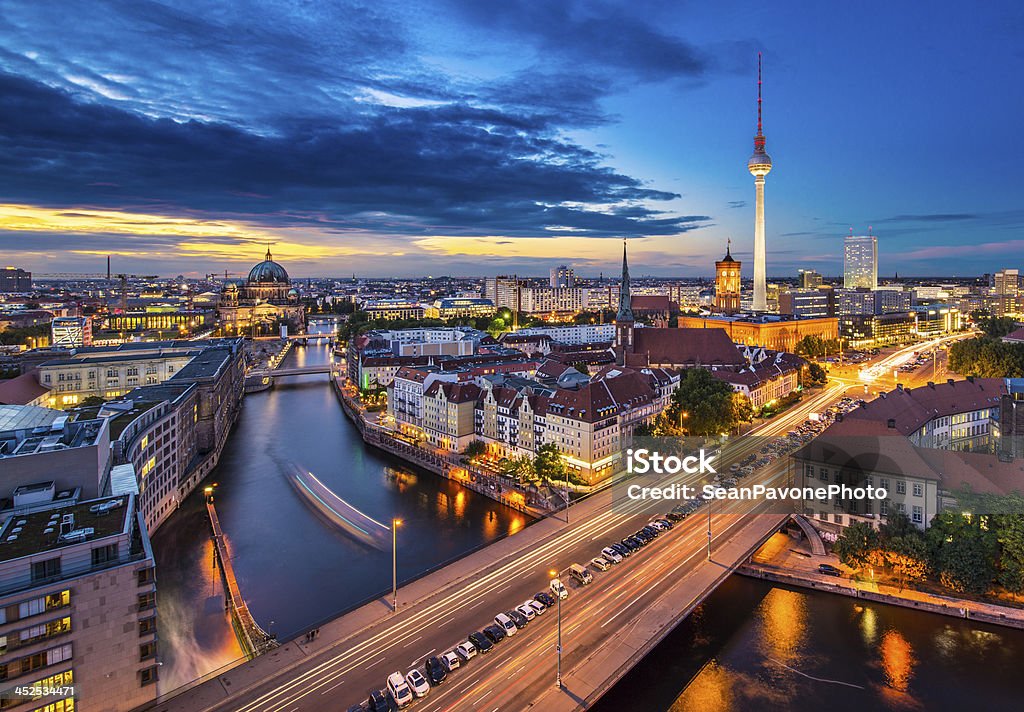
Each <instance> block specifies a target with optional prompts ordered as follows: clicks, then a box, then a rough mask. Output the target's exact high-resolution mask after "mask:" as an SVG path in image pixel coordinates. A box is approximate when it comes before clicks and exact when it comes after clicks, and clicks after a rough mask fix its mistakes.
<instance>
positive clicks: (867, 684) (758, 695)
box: [594, 576, 1024, 712]
mask: <svg viewBox="0 0 1024 712" xmlns="http://www.w3.org/2000/svg"><path fill="white" fill-rule="evenodd" d="M1021 660H1024V631H1019V630H1015V629H1008V628H999V627H995V626H988V625H981V624H976V623H974V622H972V621H965V620H962V619H959V618H949V617H945V616H939V615H936V614H931V613H924V612H922V611H915V610H910V609H906V608H897V607H895V606H885V605H882V604H874V603H865V602H864V601H859V600H857V599H852V598H847V597H845V596H835V595H831V594H826V593H820V592H812V591H807V590H803V589H790V588H786V587H781V586H777V585H772V584H769V583H766V582H764V581H758V580H755V579H748V578H743V577H740V576H733V577H731V578H730V579H728V580H727V581H726V582H725V583H724V584H723V585H722V586H721V587H719V588H718V590H717V591H715V593H714V594H713V595H712V596H711V597H709V598H708V600H707V601H705V602H704V604H703V605H702V606H700V607H698V608H697V609H696V610H695V611H694V612H693V614H692V615H690V617H689V618H687V619H686V620H685V621H683V622H682V623H681V624H680V625H679V626H678V627H677V628H676V629H675V630H674V631H672V633H671V634H669V636H668V637H667V638H665V640H663V641H662V642H661V644H659V645H658V647H657V648H655V649H654V650H653V651H652V652H651V653H650V654H649V655H648V656H647V657H646V658H645V659H644V660H643V661H642V662H641V663H640V665H638V666H637V667H635V668H634V669H633V670H631V671H630V672H629V673H628V674H627V675H626V676H625V677H624V678H623V679H622V680H621V681H620V682H619V683H618V684H617V685H616V686H615V687H614V688H612V690H610V691H609V692H608V693H607V694H606V695H605V696H604V698H602V699H601V701H600V702H599V703H598V704H597V705H596V706H595V707H594V711H595V712H611V711H612V710H624V709H626V710H671V711H672V712H691V711H693V712H698V711H699V712H708V711H711V710H714V711H715V712H742V711H746V710H749V711H750V712H754V711H756V712H762V711H763V710H819V709H827V710H829V712H847V711H849V712H867V711H869V710H965V709H972V708H975V707H976V708H978V709H984V710H1011V709H1020V708H1021V700H1022V699H1024V679H1022V677H1021V675H1020V663H1021Z"/></svg>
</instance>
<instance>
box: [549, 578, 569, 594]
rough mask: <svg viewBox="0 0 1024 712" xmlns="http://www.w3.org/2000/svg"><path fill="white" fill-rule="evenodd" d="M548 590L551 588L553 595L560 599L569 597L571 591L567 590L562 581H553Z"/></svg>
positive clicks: (554, 579)
mask: <svg viewBox="0 0 1024 712" xmlns="http://www.w3.org/2000/svg"><path fill="white" fill-rule="evenodd" d="M548 588H550V589H551V593H553V594H554V595H555V596H557V597H558V598H568V597H569V591H568V590H567V589H566V588H565V584H564V583H562V581H561V580H560V579H556V578H553V579H551V583H549V584H548Z"/></svg>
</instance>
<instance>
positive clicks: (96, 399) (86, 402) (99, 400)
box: [78, 396, 107, 407]
mask: <svg viewBox="0 0 1024 712" xmlns="http://www.w3.org/2000/svg"><path fill="white" fill-rule="evenodd" d="M106 402H107V399H106V398H104V397H103V396H87V397H85V398H83V399H82V402H81V403H79V404H78V405H80V406H85V407H90V406H95V405H103V404H104V403H106Z"/></svg>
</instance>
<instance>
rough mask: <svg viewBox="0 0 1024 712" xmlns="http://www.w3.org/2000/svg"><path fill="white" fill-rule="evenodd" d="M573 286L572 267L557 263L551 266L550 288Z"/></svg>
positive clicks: (574, 276) (573, 274) (574, 282)
mask: <svg viewBox="0 0 1024 712" xmlns="http://www.w3.org/2000/svg"><path fill="white" fill-rule="evenodd" d="M575 286H576V273H575V272H573V270H572V267H569V266H567V265H558V266H557V267H552V268H551V288H552V289H570V288H572V287H575Z"/></svg>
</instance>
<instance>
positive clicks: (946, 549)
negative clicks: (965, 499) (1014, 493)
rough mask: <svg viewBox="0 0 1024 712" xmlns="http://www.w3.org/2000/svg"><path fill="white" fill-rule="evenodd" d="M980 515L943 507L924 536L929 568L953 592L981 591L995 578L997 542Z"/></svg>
mask: <svg viewBox="0 0 1024 712" xmlns="http://www.w3.org/2000/svg"><path fill="white" fill-rule="evenodd" d="M981 520H982V518H981V517H977V516H971V515H964V514H961V513H960V512H954V511H952V510H945V511H942V512H940V513H939V514H937V515H935V519H933V520H932V524H931V526H930V527H929V528H928V531H927V534H926V537H927V542H928V551H929V553H928V559H929V565H930V567H931V570H932V571H933V572H934V573H935V574H936V575H937V576H938V578H939V582H940V583H942V585H943V586H946V587H947V588H951V589H953V590H954V591H959V592H967V593H985V592H986V591H987V590H988V589H989V588H990V587H991V585H992V582H993V580H994V579H995V573H996V571H995V560H996V555H997V552H998V542H997V540H996V538H995V536H994V535H993V533H992V532H991V531H990V530H984V529H982V527H981Z"/></svg>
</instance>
